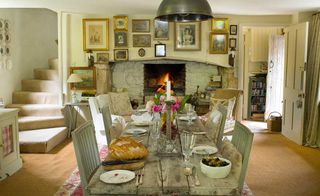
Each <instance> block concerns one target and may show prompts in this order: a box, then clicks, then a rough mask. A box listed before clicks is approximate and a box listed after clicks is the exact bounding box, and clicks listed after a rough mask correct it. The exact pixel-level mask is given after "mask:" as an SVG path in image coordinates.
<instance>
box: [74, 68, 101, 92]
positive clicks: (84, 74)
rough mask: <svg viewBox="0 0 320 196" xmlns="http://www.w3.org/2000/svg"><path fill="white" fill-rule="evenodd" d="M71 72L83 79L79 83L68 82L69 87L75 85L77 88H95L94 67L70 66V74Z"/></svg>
mask: <svg viewBox="0 0 320 196" xmlns="http://www.w3.org/2000/svg"><path fill="white" fill-rule="evenodd" d="M73 73H75V74H78V75H79V76H80V77H81V79H82V80H83V81H82V82H80V83H70V84H71V88H73V87H76V89H78V90H95V89H96V68H95V67H70V75H71V74H73Z"/></svg>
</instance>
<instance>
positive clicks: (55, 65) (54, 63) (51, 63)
mask: <svg viewBox="0 0 320 196" xmlns="http://www.w3.org/2000/svg"><path fill="white" fill-rule="evenodd" d="M48 65H49V68H50V69H55V70H58V67H59V61H58V59H57V58H51V59H48Z"/></svg>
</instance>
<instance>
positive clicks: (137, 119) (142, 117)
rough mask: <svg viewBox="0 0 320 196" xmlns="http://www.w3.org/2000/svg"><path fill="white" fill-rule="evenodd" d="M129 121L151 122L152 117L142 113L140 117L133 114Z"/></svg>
mask: <svg viewBox="0 0 320 196" xmlns="http://www.w3.org/2000/svg"><path fill="white" fill-rule="evenodd" d="M131 119H132V120H133V121H138V122H144V121H152V116H151V115H150V114H149V113H148V112H145V113H142V114H141V115H136V114H133V115H131Z"/></svg>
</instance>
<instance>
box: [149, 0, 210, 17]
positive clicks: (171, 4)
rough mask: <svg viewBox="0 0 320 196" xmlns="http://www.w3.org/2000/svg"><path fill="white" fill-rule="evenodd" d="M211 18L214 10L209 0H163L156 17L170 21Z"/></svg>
mask: <svg viewBox="0 0 320 196" xmlns="http://www.w3.org/2000/svg"><path fill="white" fill-rule="evenodd" d="M211 18H212V10H211V7H210V5H209V3H208V2H207V0H163V1H162V2H161V4H160V6H159V8H158V11H157V16H156V18H155V19H156V20H161V21H169V22H173V21H180V22H191V21H204V20H209V19H211Z"/></svg>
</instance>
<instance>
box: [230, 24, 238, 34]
mask: <svg viewBox="0 0 320 196" xmlns="http://www.w3.org/2000/svg"><path fill="white" fill-rule="evenodd" d="M237 33H238V25H230V35H237Z"/></svg>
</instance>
